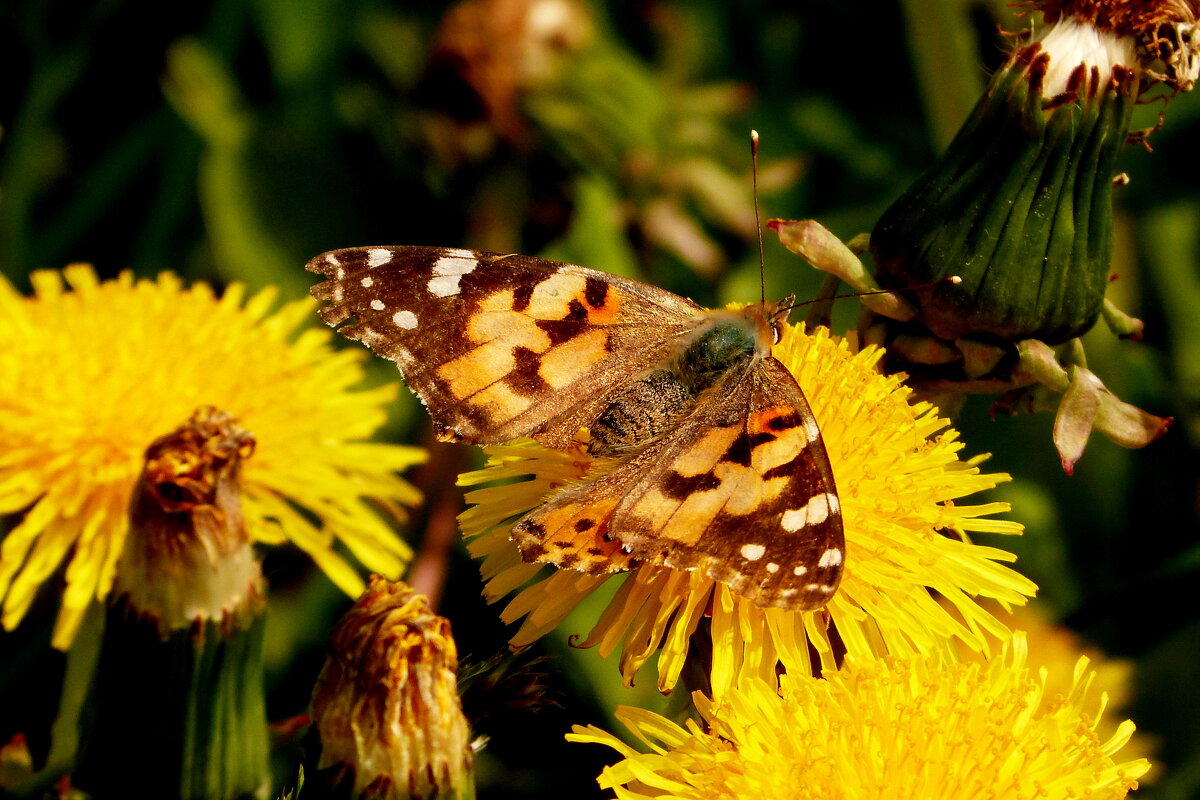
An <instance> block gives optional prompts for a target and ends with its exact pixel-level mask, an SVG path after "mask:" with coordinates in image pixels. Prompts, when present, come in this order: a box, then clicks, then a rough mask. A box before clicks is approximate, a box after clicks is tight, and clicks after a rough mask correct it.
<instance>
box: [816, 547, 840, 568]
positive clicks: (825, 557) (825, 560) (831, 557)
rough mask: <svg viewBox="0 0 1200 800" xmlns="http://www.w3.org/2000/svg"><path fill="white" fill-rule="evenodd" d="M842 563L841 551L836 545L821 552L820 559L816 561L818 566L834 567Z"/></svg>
mask: <svg viewBox="0 0 1200 800" xmlns="http://www.w3.org/2000/svg"><path fill="white" fill-rule="evenodd" d="M840 563H842V551H841V550H838V549H837V548H836V547H831V548H829V549H828V550H826V551H825V552H824V553H822V554H821V560H820V561H818V562H817V566H818V567H826V568H828V567H836V566H837V565H838V564H840Z"/></svg>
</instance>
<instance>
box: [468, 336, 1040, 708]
mask: <svg viewBox="0 0 1200 800" xmlns="http://www.w3.org/2000/svg"><path fill="white" fill-rule="evenodd" d="M773 355H774V356H775V357H776V358H778V359H779V360H780V361H782V362H783V364H784V365H785V366H786V367H787V368H788V369H789V370H791V372H792V373H793V374H794V375H795V376H796V378H797V380H798V381H799V383H800V385H801V386H802V387H804V391H805V394H806V395H807V397H808V400H809V404H810V405H811V406H812V410H813V413H814V415H815V416H816V418H817V420H818V421H819V422H820V425H821V431H822V435H823V437H824V439H825V446H826V449H827V450H828V452H829V459H830V462H831V464H832V465H833V470H834V474H835V476H836V478H837V486H838V494H839V496H840V499H841V507H842V515H843V520H844V523H845V530H846V558H845V572H844V576H843V578H842V583H841V586H840V588H839V590H838V592H837V594H836V595H835V596H834V598H833V599H832V600H831V601H830V602H829V604H828V605H827V606H826V607H825V608H824V609H822V610H819V611H815V612H803V613H800V612H791V611H786V610H783V609H778V608H760V607H758V606H756V605H755V604H754V603H753V602H750V601H748V600H745V599H744V598H741V597H739V596H738V595H736V594H735V593H733V592H732V591H731V590H730V589H729V588H728V587H727V586H726V585H724V584H720V583H715V582H714V581H713V580H712V579H710V578H708V577H706V576H704V575H702V574H698V573H695V572H681V571H676V570H672V569H669V568H666V567H661V566H656V565H653V564H641V565H640V566H638V567H636V568H635V569H634V570H633V572H632V573H631V574H630V575H628V576H627V577H625V578H624V583H623V584H622V585H621V587H620V589H619V590H618V591H617V593H616V595H615V597H614V598H613V600H612V601H611V602H610V604H609V605H608V607H607V608H606V610H605V612H604V613H603V614H602V615H601V617H600V619H599V620H598V622H597V623H596V625H595V627H594V628H593V630H592V631H591V633H590V634H589V635H588V636H587V637H586V638H585V640H584V641H583V642H582V646H593V645H595V646H598V648H599V652H600V654H601V655H604V656H607V655H608V654H610V653H612V652H613V651H614V650H615V649H616V648H617V647H618V646H621V664H620V668H621V672H622V674H623V676H624V678H625V680H626V682H632V680H633V676H634V674H635V673H636V672H637V670H638V669H639V668H640V667H641V666H642V665H643V664H644V663H645V662H646V661H647V660H648V659H649V658H650V656H651V655H652V654H653V653H654V652H655V651H656V650H659V649H660V648H661V651H662V652H661V654H660V657H659V662H658V665H659V666H658V669H659V675H658V683H659V687H660V688H661V689H662V690H663V691H667V690H669V689H670V688H671V687H672V686H673V685H674V684H675V682H676V680H677V679H678V676H679V674H680V671H681V669H682V667H683V663H684V658H685V657H686V655H687V652H688V642H689V639H690V637H691V635H692V633H693V632H694V631H695V630H696V628H697V626H698V625H699V623H700V621H701V619H702V618H703V617H704V616H706V615H711V630H712V636H713V640H714V647H713V650H714V663H713V669H712V673H713V674H712V679H713V687H714V691H717V692H719V691H721V690H722V689H723V688H726V687H730V686H732V685H734V684H736V683H737V682H738V681H740V680H742V679H743V678H744V677H746V676H749V675H756V676H758V677H760V678H763V679H770V678H772V677H773V676H774V675H775V672H776V664H777V663H780V662H781V663H783V664H784V666H785V667H786V668H787V670H788V671H789V672H793V671H801V672H804V673H806V674H816V672H817V671H818V670H819V669H820V667H822V666H824V667H831V666H834V665H835V661H836V660H837V652H838V651H839V649H842V650H844V652H845V653H846V654H847V655H848V656H849V657H851V658H862V657H867V656H872V655H883V654H892V655H901V656H903V655H911V654H914V653H921V652H928V651H932V650H942V651H948V647H949V644H950V642H951V640H953V639H955V638H957V639H959V640H961V641H963V642H965V643H967V645H968V646H969V647H971V648H972V649H974V650H979V651H983V652H987V651H988V648H989V636H990V637H994V638H995V639H1001V640H1002V639H1004V638H1006V637H1007V635H1008V629H1007V628H1006V627H1005V626H1004V625H1003V624H1002V623H1001V622H999V621H998V620H997V619H996V618H995V616H993V615H992V614H991V613H990V612H988V611H986V610H985V609H984V608H983V607H981V606H980V605H979V604H978V603H977V602H976V599H977V598H991V599H993V600H996V601H999V603H1000V604H1002V605H1004V606H1011V605H1019V604H1023V603H1024V602H1025V600H1026V598H1027V597H1028V596H1031V595H1032V594H1033V593H1034V592H1035V591H1036V587H1035V586H1034V585H1033V584H1032V583H1031V582H1030V581H1029V580H1027V579H1025V578H1024V577H1022V576H1021V575H1019V574H1017V573H1016V572H1014V571H1013V570H1011V569H1009V568H1008V567H1007V566H1005V565H1004V563H1003V562H1011V561H1013V560H1014V558H1015V557H1014V556H1013V555H1011V554H1010V553H1008V552H1006V551H1004V550H1000V549H997V548H993V547H984V546H980V545H976V544H973V543H972V542H970V541H969V540H968V538H967V535H968V533H971V532H988V533H1001V534H1017V533H1020V531H1021V528H1020V526H1019V525H1018V524H1017V523H1014V522H1010V521H1004V520H996V519H992V518H990V517H989V516H988V515H991V514H995V513H997V512H1002V511H1006V510H1008V506H1007V504H1004V503H984V504H977V505H971V504H965V505H959V504H957V502H958V501H960V499H961V498H963V497H966V496H967V495H970V494H972V493H974V492H977V491H981V490H983V489H988V488H991V487H993V486H995V485H996V484H997V483H999V482H1001V481H1005V480H1008V476H1006V475H999V474H994V475H987V474H983V473H981V472H980V470H979V466H978V465H979V463H980V461H981V460H982V459H981V458H976V459H972V460H968V461H962V460H960V458H959V454H960V452H961V450H962V448H963V445H962V443H961V442H959V441H958V438H957V432H956V431H954V430H953V429H951V428H949V427H948V423H947V422H946V421H945V420H943V419H939V418H938V416H937V413H936V409H934V408H933V407H932V406H930V405H929V404H927V403H919V404H915V405H913V404H910V402H909V390H908V389H907V388H905V387H904V386H902V385H901V384H900V382H899V380H897V379H896V378H895V377H885V376H882V375H880V374H879V372H878V370H877V368H876V365H877V363H878V361H879V359H880V357H881V355H882V351H880V350H878V349H876V348H867V349H864V350H862V351H861V352H853V350H852V349H851V348H850V346H849V344H848V343H847V342H846V341H843V340H838V339H835V338H834V337H831V336H830V335H829V333H828V331H826V330H824V329H817V330H816V331H815V332H814V333H813V334H811V335H806V334H805V333H804V330H803V327H796V328H791V327H787V328H785V329H784V331H783V337H782V341H781V342H780V343H779V344H778V345H776V347H775V349H774V351H773ZM486 452H487V453H488V455H489V458H490V461H489V464H488V465H487V466H486V467H485V468H484V469H482V470H478V471H476V472H472V473H467V474H464V475H463V476H461V477H460V483H462V484H464V485H475V484H480V483H485V482H491V481H496V480H504V479H515V478H524V479H525V480H524V481H523V482H519V483H510V484H508V485H502V486H491V487H487V488H481V489H476V490H473V491H471V492H470V493H468V495H467V500H468V502H471V503H474V504H475V507H474V508H471V509H468V510H467V511H466V512H464V513H463V515H462V517H461V518H460V522H461V527H462V530H463V533H464V535H466V536H467V537H468V538H470V539H472V540H473V541H471V542H470V544H469V545H468V547H469V549H470V550H471V552H472V554H473V555H475V556H476V557H481V558H482V559H483V563H482V565H481V571H482V573H483V577H484V579H485V581H486V586H485V595H486V596H487V597H488V599H489V600H490V601H495V600H498V599H500V598H501V597H503V596H505V595H507V594H508V593H510V592H514V591H517V594H516V596H515V597H514V598H513V599H512V601H511V602H510V603H509V604H508V606H507V607H506V608H505V609H504V611H503V612H502V617H503V619H505V620H506V621H508V622H513V621H515V620H518V619H521V618H522V617H524V623H523V624H522V626H521V628H520V629H519V630H518V632H517V633H516V635H515V636H514V638H513V640H512V645H513V646H515V647H519V646H522V645H525V644H528V643H529V642H531V641H533V640H534V639H537V638H538V637H540V636H541V635H543V634H544V633H546V632H547V631H549V630H551V629H552V628H553V627H555V626H556V625H557V624H558V623H559V622H561V621H562V619H563V618H564V617H565V616H566V614H567V613H568V612H569V611H570V610H571V609H573V608H574V607H575V606H576V605H577V604H578V603H579V601H580V600H581V599H582V598H583V597H585V596H586V595H588V594H589V593H590V592H592V591H593V590H594V589H596V588H597V587H598V586H600V585H601V584H602V583H603V582H604V581H605V580H607V579H608V578H607V577H605V576H592V575H584V574H581V573H577V572H572V571H569V570H560V571H557V572H551V573H550V574H549V575H548V576H546V575H545V573H543V572H542V570H543V567H542V566H541V565H539V564H527V563H524V562H522V560H521V557H520V554H519V553H518V552H517V548H516V547H515V546H514V545H513V544H512V543H511V542H509V541H508V533H509V529H510V528H511V525H512V522H513V520H514V519H515V518H517V517H519V516H520V515H522V514H524V513H525V512H527V511H528V510H529V509H531V508H533V507H535V506H537V505H538V504H539V503H540V502H542V501H543V499H544V498H545V497H546V496H547V495H548V494H549V493H551V492H552V491H553V490H554V489H555V488H557V487H559V486H563V485H566V484H569V483H575V482H578V481H579V480H581V479H583V478H584V477H586V476H589V475H592V474H594V473H595V472H596V471H598V470H602V469H606V468H608V467H609V466H611V462H607V463H605V462H602V461H600V460H598V459H595V460H594V459H591V458H589V457H588V455H587V453H586V451H585V450H584V449H583V448H582V447H580V448H575V449H571V450H568V451H561V452H559V451H550V450H546V449H545V448H542V447H540V446H538V445H536V444H534V443H532V442H518V443H513V444H510V445H505V446H501V447H490V448H486ZM931 589H932V590H934V591H933V592H931V591H930V590H931ZM518 590H519V591H518ZM935 593H936V594H938V595H940V596H942V597H944V598H946V599H947V601H948V603H949V610H948V609H947V608H945V607H943V606H942V605H940V604H939V602H938V601H937V600H936V599H935V597H934V594H935ZM810 647H812V648H814V649H815V651H816V652H817V653H818V654H819V656H820V661H821V664H820V665H817V664H812V663H810V656H809V652H810Z"/></svg>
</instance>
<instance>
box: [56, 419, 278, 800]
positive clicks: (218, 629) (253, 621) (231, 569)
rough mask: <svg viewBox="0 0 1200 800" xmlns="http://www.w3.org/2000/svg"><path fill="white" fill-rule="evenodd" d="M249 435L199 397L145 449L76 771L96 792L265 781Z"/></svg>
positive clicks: (183, 792) (206, 789)
mask: <svg viewBox="0 0 1200 800" xmlns="http://www.w3.org/2000/svg"><path fill="white" fill-rule="evenodd" d="M253 447H254V439H253V438H252V437H251V436H250V434H249V433H247V432H246V431H244V430H242V429H241V428H239V427H238V426H237V425H236V424H235V422H234V420H233V419H232V418H231V417H229V416H228V415H226V414H224V413H222V412H220V411H217V410H216V409H213V408H202V409H200V410H198V411H197V412H196V413H195V414H194V415H193V416H192V419H191V420H189V421H188V423H187V424H185V425H184V426H182V427H180V428H179V429H178V430H176V431H174V432H172V433H170V434H168V435H166V436H164V437H162V438H160V439H158V440H157V441H155V442H154V443H153V444H152V445H150V447H149V449H148V450H147V451H146V458H145V466H144V468H143V471H142V474H141V477H140V478H139V480H138V482H137V485H136V487H135V489H134V492H133V498H132V501H131V505H130V530H129V536H128V539H127V541H126V543H125V547H124V549H123V550H122V554H121V559H120V561H119V562H118V565H117V578H116V583H115V585H114V588H113V591H112V595H111V601H110V608H109V614H108V620H107V623H106V625H105V632H104V643H103V647H102V650H101V656H100V663H99V666H98V668H97V677H96V690H95V692H96V696H95V707H96V721H95V725H94V729H93V731H92V733H91V736H90V739H89V742H88V743H87V745H86V747H85V750H84V756H83V761H82V764H81V768H80V771H79V774H78V776H77V777H78V781H79V784H80V785H81V786H82V787H83V788H85V789H87V790H88V791H89V792H91V793H92V794H93V795H95V796H98V797H123V796H131V795H133V794H144V795H146V796H160V797H179V798H197V799H200V798H212V799H213V800H224V799H226V798H240V797H256V796H259V795H260V794H261V793H262V792H263V791H264V790H265V787H266V786H267V780H268V771H267V720H266V708H265V704H264V701H263V690H262V682H263V677H262V635H263V621H264V615H263V610H264V607H265V601H264V586H263V580H262V571H261V569H260V567H259V564H258V561H257V560H256V558H255V556H254V552H253V549H252V547H251V543H250V538H249V536H247V534H246V530H245V525H244V521H243V516H242V505H241V480H240V471H241V462H242V460H243V459H244V458H246V457H248V456H249V455H250V454H251V452H252V451H253Z"/></svg>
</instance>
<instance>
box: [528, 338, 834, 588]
mask: <svg viewBox="0 0 1200 800" xmlns="http://www.w3.org/2000/svg"><path fill="white" fill-rule="evenodd" d="M711 398H712V399H711V401H710V402H709V403H707V404H700V405H699V406H698V407H697V408H696V410H695V411H694V412H693V413H692V414H691V415H689V417H688V418H687V419H686V420H684V421H683V422H681V423H680V425H679V427H678V428H677V429H676V430H675V431H674V432H673V433H672V434H671V436H669V437H664V438H663V439H661V440H660V441H657V442H655V443H653V444H651V445H650V446H649V447H648V448H647V449H646V450H644V451H643V452H641V453H639V454H637V455H636V456H635V457H633V458H632V459H630V460H629V461H628V462H626V463H624V464H621V465H620V466H617V467H616V468H615V469H614V470H612V471H611V472H609V473H607V474H605V475H603V476H602V477H600V478H598V479H595V480H593V481H591V482H588V483H584V484H580V485H578V486H574V487H571V488H569V489H565V490H561V491H560V492H558V493H557V494H556V495H554V496H552V497H551V498H549V500H548V501H547V502H546V504H545V505H543V506H541V507H540V508H538V509H535V510H534V511H532V512H530V513H529V514H528V515H526V517H525V518H523V519H522V520H520V521H519V522H518V523H517V525H516V526H514V533H513V536H514V540H515V541H516V542H517V543H518V545H519V546H520V547H521V548H522V550H523V551H524V553H525V554H526V555H527V557H529V558H530V559H531V560H541V561H546V562H549V563H554V564H557V565H559V566H566V567H570V568H573V569H579V570H582V571H585V572H610V571H617V570H619V569H622V568H628V566H629V565H630V564H632V563H633V562H635V561H647V562H650V563H657V564H662V565H665V566H668V567H672V568H674V569H683V570H699V571H701V572H703V573H704V574H706V575H708V576H709V577H711V578H713V579H714V580H718V581H721V582H723V583H727V584H729V586H730V587H731V588H732V589H733V590H734V591H735V592H737V593H738V594H741V595H743V596H745V597H747V598H749V599H751V600H754V601H755V602H756V603H758V604H759V605H763V606H778V607H782V608H790V609H812V608H818V607H820V606H822V605H824V604H825V603H826V602H827V601H828V600H829V598H830V597H831V596H832V595H833V593H834V591H835V590H836V588H837V585H838V583H839V581H840V579H841V572H842V562H843V560H844V549H845V544H844V541H843V539H844V537H843V533H842V522H841V514H840V508H839V505H838V499H837V492H836V489H835V487H834V482H833V473H832V470H831V469H830V467H829V460H828V456H827V454H826V452H825V446H824V442H823V440H822V439H821V434H820V430H819V429H818V427H817V425H816V422H815V420H814V418H813V415H812V412H811V410H810V409H809V407H808V403H807V401H806V400H805V398H804V395H803V393H802V392H801V390H800V387H799V386H798V385H797V384H796V381H795V379H794V378H792V376H791V374H790V373H789V372H788V371H787V369H785V368H784V367H783V365H782V364H780V363H779V362H778V361H776V360H775V359H774V358H770V357H768V358H765V359H763V360H762V361H760V362H759V363H758V364H756V365H755V366H754V367H753V368H752V369H751V370H749V371H748V372H747V373H745V374H743V375H734V376H730V379H729V380H728V381H726V382H725V383H723V384H718V385H717V386H714V387H713V392H712V395H711ZM596 532H599V534H600V535H597V533H596ZM613 541H616V542H619V543H620V545H621V546H622V549H621V550H620V551H619V552H617V553H615V554H614V552H615V551H614V548H613V546H612V542H613ZM618 556H619V557H618Z"/></svg>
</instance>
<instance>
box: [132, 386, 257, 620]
mask: <svg viewBox="0 0 1200 800" xmlns="http://www.w3.org/2000/svg"><path fill="white" fill-rule="evenodd" d="M253 450H254V438H253V436H251V435H250V434H249V433H248V432H246V431H245V430H242V429H241V428H239V427H237V425H236V424H235V422H234V419H233V418H232V417H230V416H229V415H228V414H225V413H223V412H221V411H218V410H217V409H214V408H211V407H206V408H201V409H199V410H197V411H196V413H195V414H193V416H192V418H191V420H189V421H188V423H187V424H186V425H184V426H183V427H181V428H179V429H178V430H176V431H174V432H172V433H170V434H167V435H166V436H163V437H162V438H160V439H158V440H157V441H155V442H154V443H153V444H151V445H150V447H149V448H148V449H147V451H146V463H145V468H144V469H143V471H142V475H141V478H140V479H139V480H138V483H137V486H136V487H135V489H134V493H133V500H132V502H131V505H130V529H131V530H130V536H129V539H128V541H127V542H126V546H125V548H124V550H123V551H122V554H121V561H120V562H119V564H118V568H117V579H116V582H115V584H114V591H113V597H114V598H118V599H119V600H120V601H121V602H123V603H125V604H127V605H128V606H129V607H130V608H131V609H132V610H133V611H134V612H135V613H137V614H139V615H142V616H150V617H152V618H154V619H155V620H157V622H158V625H159V628H160V631H161V632H162V633H163V635H164V636H165V635H166V633H167V632H168V631H172V630H179V629H186V628H188V627H189V626H191V625H192V624H193V622H195V621H196V620H213V621H216V622H223V621H225V620H227V619H228V618H229V617H230V615H237V614H240V613H243V612H246V611H249V612H251V613H256V612H257V611H258V610H259V608H260V607H261V605H262V603H263V587H262V571H261V569H260V567H259V565H258V562H257V560H255V558H254V551H253V549H252V547H251V545H250V539H249V537H248V536H247V534H246V531H245V526H244V521H243V519H242V503H241V484H240V472H241V462H242V459H244V458H247V457H249V456H250V454H251V453H252V452H253Z"/></svg>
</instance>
